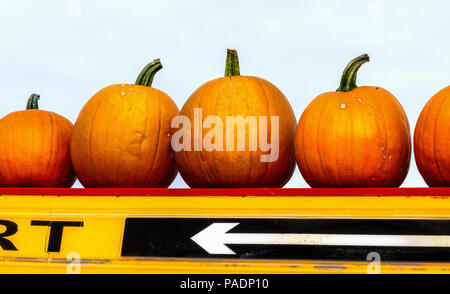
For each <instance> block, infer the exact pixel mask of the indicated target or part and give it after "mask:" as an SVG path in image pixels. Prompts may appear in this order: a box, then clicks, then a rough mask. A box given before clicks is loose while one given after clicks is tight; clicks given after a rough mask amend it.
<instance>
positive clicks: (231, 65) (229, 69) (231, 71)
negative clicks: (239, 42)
mask: <svg viewBox="0 0 450 294" xmlns="http://www.w3.org/2000/svg"><path fill="white" fill-rule="evenodd" d="M239 75H240V71H239V58H238V54H237V51H236V49H228V50H227V61H226V64H225V76H226V77H232V76H239Z"/></svg>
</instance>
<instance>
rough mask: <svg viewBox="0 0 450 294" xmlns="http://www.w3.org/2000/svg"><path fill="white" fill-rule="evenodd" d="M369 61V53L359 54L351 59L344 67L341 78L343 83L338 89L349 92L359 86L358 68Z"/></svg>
mask: <svg viewBox="0 0 450 294" xmlns="http://www.w3.org/2000/svg"><path fill="white" fill-rule="evenodd" d="M368 61H370V57H369V55H367V54H363V55H361V56H358V57H356V58H355V59H353V60H352V61H350V62H349V63H348V65H347V66H346V67H345V69H344V73H343V74H342V78H341V85H340V86H339V88H338V89H337V90H336V91H338V92H349V91H351V90H353V89H355V88H357V87H358V86H357V85H356V74H357V72H358V69H359V68H360V67H361V65H363V64H364V63H366V62H368Z"/></svg>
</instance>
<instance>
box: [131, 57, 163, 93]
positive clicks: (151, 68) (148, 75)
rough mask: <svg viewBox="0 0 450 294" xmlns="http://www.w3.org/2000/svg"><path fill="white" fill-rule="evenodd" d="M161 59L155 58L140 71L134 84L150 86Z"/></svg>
mask: <svg viewBox="0 0 450 294" xmlns="http://www.w3.org/2000/svg"><path fill="white" fill-rule="evenodd" d="M162 67H163V66H162V63H161V60H160V59H159V58H158V59H155V60H153V61H152V62H150V63H149V64H147V66H146V67H144V69H143V70H142V71H141V73H140V74H139V76H138V77H137V79H136V83H135V84H136V85H141V86H146V87H151V86H152V82H153V78H154V76H155V74H156V73H157V72H158V71H159V70H160V69H161V68H162Z"/></svg>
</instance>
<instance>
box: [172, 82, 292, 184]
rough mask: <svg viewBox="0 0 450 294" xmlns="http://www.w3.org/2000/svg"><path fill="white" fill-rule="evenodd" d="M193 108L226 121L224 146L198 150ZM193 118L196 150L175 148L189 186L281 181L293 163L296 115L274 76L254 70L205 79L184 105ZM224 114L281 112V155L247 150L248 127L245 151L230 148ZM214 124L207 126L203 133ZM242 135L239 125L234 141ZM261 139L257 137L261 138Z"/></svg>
mask: <svg viewBox="0 0 450 294" xmlns="http://www.w3.org/2000/svg"><path fill="white" fill-rule="evenodd" d="M194 108H201V109H202V119H203V120H204V119H205V118H206V117H208V116H211V115H215V116H218V117H220V119H221V120H222V122H223V134H224V138H223V151H217V150H214V151H210V152H209V151H206V150H204V148H202V151H194V150H193V148H194V135H193V134H194V123H193V122H194ZM180 115H184V116H187V117H188V118H189V119H190V121H191V134H192V135H191V146H192V151H179V152H175V159H176V162H177V166H178V170H179V171H180V174H181V176H182V177H183V179H184V180H185V181H186V183H187V184H188V185H189V186H190V187H282V186H284V185H285V184H286V183H287V181H289V179H290V178H291V176H292V173H293V171H294V168H295V152H294V138H295V127H296V119H295V115H294V112H293V111H292V108H291V106H290V105H289V102H288V101H287V99H286V97H285V96H284V95H283V93H282V92H281V91H280V90H279V89H278V88H277V87H275V86H274V85H273V84H271V83H270V82H268V81H266V80H264V79H261V78H257V77H250V76H230V77H223V78H218V79H215V80H212V81H209V82H207V83H206V84H204V85H202V86H201V87H200V88H198V89H197V90H196V91H195V92H194V93H193V94H192V95H191V96H190V97H189V99H188V100H187V102H186V103H185V105H184V106H183V108H182V109H181V111H180ZM226 116H234V117H237V116H242V117H243V118H246V117H248V116H255V117H256V119H257V121H258V132H259V120H258V119H259V116H267V121H268V124H267V139H268V142H270V140H271V139H270V138H271V134H270V129H271V128H270V117H271V116H279V157H278V160H276V161H273V162H261V161H260V156H261V154H269V152H262V151H261V150H260V148H259V146H258V150H257V151H249V128H248V126H246V131H245V151H236V149H235V151H226V135H225V134H226ZM208 131H210V129H206V128H203V133H202V138H203V137H204V136H205V134H206V133H208ZM238 136H242V134H240V133H238V129H237V128H236V127H235V140H234V146H235V148H236V147H237V138H238ZM258 144H259V140H258Z"/></svg>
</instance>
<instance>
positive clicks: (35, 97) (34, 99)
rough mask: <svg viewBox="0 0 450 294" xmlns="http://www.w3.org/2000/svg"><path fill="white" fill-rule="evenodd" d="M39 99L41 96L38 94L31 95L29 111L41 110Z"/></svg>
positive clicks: (28, 104)
mask: <svg viewBox="0 0 450 294" xmlns="http://www.w3.org/2000/svg"><path fill="white" fill-rule="evenodd" d="M39 97H41V96H39V95H38V94H31V96H30V98H28V102H27V109H39V106H38V100H39Z"/></svg>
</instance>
